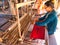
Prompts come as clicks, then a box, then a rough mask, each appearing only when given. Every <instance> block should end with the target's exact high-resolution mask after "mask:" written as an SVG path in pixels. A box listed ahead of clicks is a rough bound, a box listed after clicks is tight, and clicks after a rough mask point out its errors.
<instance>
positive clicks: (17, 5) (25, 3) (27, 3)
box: [16, 1, 35, 8]
mask: <svg viewBox="0 0 60 45" xmlns="http://www.w3.org/2000/svg"><path fill="white" fill-rule="evenodd" d="M33 2H35V1H29V2H23V3H18V4H16V7H17V8H19V7H22V6H25V5H30V4H31V3H33Z"/></svg>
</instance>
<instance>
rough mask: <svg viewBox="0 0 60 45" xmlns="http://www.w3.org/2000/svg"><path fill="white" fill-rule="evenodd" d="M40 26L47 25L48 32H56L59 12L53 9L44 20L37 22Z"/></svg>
mask: <svg viewBox="0 0 60 45" xmlns="http://www.w3.org/2000/svg"><path fill="white" fill-rule="evenodd" d="M47 14H48V13H46V14H45V16H44V17H42V18H39V20H44V19H45V17H46V16H47ZM35 24H36V25H38V26H47V30H48V34H49V35H51V34H54V32H55V30H56V26H57V13H56V11H55V10H53V11H52V12H51V13H50V14H49V15H48V17H47V18H46V19H45V20H44V21H43V22H36V23H35Z"/></svg>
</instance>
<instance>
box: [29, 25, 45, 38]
mask: <svg viewBox="0 0 60 45" xmlns="http://www.w3.org/2000/svg"><path fill="white" fill-rule="evenodd" d="M44 38H45V26H37V25H34V28H33V30H32V32H31V35H30V39H44Z"/></svg>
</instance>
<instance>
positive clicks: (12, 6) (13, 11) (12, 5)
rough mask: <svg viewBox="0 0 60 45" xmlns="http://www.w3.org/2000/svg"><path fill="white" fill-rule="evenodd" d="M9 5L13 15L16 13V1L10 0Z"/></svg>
mask: <svg viewBox="0 0 60 45" xmlns="http://www.w3.org/2000/svg"><path fill="white" fill-rule="evenodd" d="M9 5H10V11H11V14H12V15H16V12H15V8H14V3H13V2H12V0H9Z"/></svg>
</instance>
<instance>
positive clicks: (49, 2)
mask: <svg viewBox="0 0 60 45" xmlns="http://www.w3.org/2000/svg"><path fill="white" fill-rule="evenodd" d="M45 5H46V6H48V7H49V6H51V7H52V8H54V3H52V2H51V1H47V2H45Z"/></svg>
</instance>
